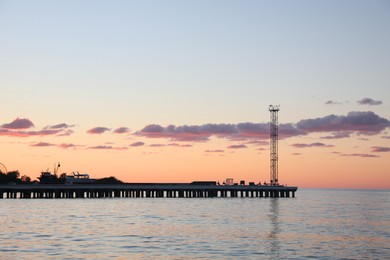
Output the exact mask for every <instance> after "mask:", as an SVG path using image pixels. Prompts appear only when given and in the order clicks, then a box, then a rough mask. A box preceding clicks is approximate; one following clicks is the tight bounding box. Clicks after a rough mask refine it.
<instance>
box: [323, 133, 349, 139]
mask: <svg viewBox="0 0 390 260" xmlns="http://www.w3.org/2000/svg"><path fill="white" fill-rule="evenodd" d="M348 137H351V132H347V131H345V132H344V131H341V132H335V133H332V135H328V136H324V137H321V139H342V138H348Z"/></svg>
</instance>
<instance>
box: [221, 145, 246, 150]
mask: <svg viewBox="0 0 390 260" xmlns="http://www.w3.org/2000/svg"><path fill="white" fill-rule="evenodd" d="M226 148H228V149H244V148H247V146H246V145H245V144H232V145H229V146H228V147H226Z"/></svg>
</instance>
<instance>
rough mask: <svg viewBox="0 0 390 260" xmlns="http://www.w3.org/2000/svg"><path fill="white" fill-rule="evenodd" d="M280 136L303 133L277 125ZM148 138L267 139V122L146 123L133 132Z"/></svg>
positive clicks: (283, 125)
mask: <svg viewBox="0 0 390 260" xmlns="http://www.w3.org/2000/svg"><path fill="white" fill-rule="evenodd" d="M279 133H280V137H281V138H286V137H291V136H297V135H302V134H305V133H304V132H303V131H301V130H299V129H297V128H295V127H294V126H293V125H292V124H281V125H280V126H279ZM135 134H136V135H139V136H144V137H148V138H168V139H170V140H174V141H191V142H205V141H208V140H209V138H210V137H211V136H215V137H219V138H227V139H230V140H243V139H268V138H269V124H267V123H239V124H236V125H234V124H204V125H191V126H187V125H184V126H174V125H169V126H167V127H162V126H160V125H155V124H154V125H148V126H146V127H144V128H143V129H141V130H140V131H137V132H136V133H135Z"/></svg>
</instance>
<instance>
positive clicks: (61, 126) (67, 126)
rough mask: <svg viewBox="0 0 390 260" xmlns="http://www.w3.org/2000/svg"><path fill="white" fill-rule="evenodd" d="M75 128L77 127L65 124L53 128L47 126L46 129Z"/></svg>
mask: <svg viewBox="0 0 390 260" xmlns="http://www.w3.org/2000/svg"><path fill="white" fill-rule="evenodd" d="M72 127H75V125H68V124H65V123H62V124H58V125H52V126H46V127H45V128H44V129H67V128H72Z"/></svg>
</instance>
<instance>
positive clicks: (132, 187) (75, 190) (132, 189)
mask: <svg viewBox="0 0 390 260" xmlns="http://www.w3.org/2000/svg"><path fill="white" fill-rule="evenodd" d="M297 189H298V188H297V187H288V186H265V185H231V186H230V185H201V184H197V185H194V184H169V183H166V184H164V183H160V184H159V183H156V184H152V183H150V184H113V185H111V184H77V185H66V184H20V185H0V199H2V198H10V199H16V198H21V199H42V198H58V199H60V198H229V197H230V198H254V197H256V198H257V197H258V198H262V197H281V198H289V197H295V191H296V190H297Z"/></svg>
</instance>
